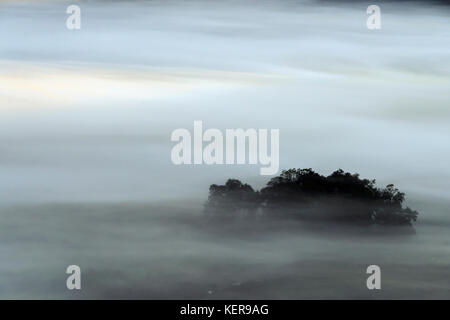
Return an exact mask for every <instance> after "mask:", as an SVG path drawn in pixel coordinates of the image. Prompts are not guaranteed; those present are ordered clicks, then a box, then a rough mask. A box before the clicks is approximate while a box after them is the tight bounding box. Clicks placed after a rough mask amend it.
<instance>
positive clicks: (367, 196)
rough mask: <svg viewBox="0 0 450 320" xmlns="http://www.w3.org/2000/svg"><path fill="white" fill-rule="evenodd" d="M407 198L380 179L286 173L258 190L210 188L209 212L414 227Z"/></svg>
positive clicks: (230, 184)
mask: <svg viewBox="0 0 450 320" xmlns="http://www.w3.org/2000/svg"><path fill="white" fill-rule="evenodd" d="M404 199H405V194H404V193H402V192H400V191H399V190H398V189H396V188H394V186H393V185H392V184H389V185H387V186H386V187H385V188H377V187H376V186H375V180H367V179H360V178H359V175H358V174H351V173H348V172H344V171H343V170H341V169H339V170H337V171H335V172H333V173H332V174H331V175H329V176H322V175H320V174H318V173H316V172H314V171H313V170H312V169H290V170H284V171H283V172H282V173H281V175H279V176H277V177H274V178H272V179H271V180H270V181H269V182H268V183H267V186H266V187H265V188H263V189H261V190H260V191H255V190H254V189H253V188H252V187H251V186H250V185H248V184H244V183H242V182H241V181H239V180H235V179H229V180H228V181H227V182H226V183H225V185H215V184H213V185H211V186H210V188H209V197H208V201H207V202H206V204H205V213H206V214H207V215H208V216H212V217H216V218H235V217H242V216H246V217H258V216H265V217H272V218H286V217H289V218H295V219H300V220H305V221H306V220H309V221H333V222H345V223H355V224H366V225H370V224H381V225H411V224H412V222H413V221H416V219H417V215H418V213H417V211H413V210H411V209H410V208H408V207H406V208H404V207H403V206H402V203H403V201H404Z"/></svg>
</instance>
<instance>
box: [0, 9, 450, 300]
mask: <svg viewBox="0 0 450 320" xmlns="http://www.w3.org/2000/svg"><path fill="white" fill-rule="evenodd" d="M69 4H72V2H66V1H48V2H37V1H31V2H28V1H20V2H11V1H2V2H1V3H0V38H1V39H2V41H0V216H1V220H2V221H3V222H2V223H1V224H0V228H1V230H0V239H1V241H0V253H1V254H2V257H4V258H3V259H2V260H1V262H0V279H1V282H0V283H1V286H0V297H1V298H67V299H73V298H75V299H76V298H163V299H167V298H192V299H195V298H201V299H210V298H212V299H214V298H238V299H240V298H242V299H248V298H290V299H292V298H319V299H320V298H395V299H403V298H421V299H423V298H426V299H428V298H446V299H448V298H449V295H450V288H449V285H448V282H446V281H445V280H446V279H448V278H449V276H450V274H449V268H448V266H449V263H450V252H449V251H450V249H449V248H450V246H449V244H450V238H449V234H450V233H449V231H450V230H449V227H450V213H449V207H450V206H449V205H450V195H449V193H448V190H449V189H450V183H449V181H450V179H449V178H450V174H449V170H448V162H449V161H448V160H449V156H450V151H449V148H448V141H449V138H450V128H449V126H448V122H449V120H450V109H449V108H448V106H449V101H450V90H449V88H450V77H449V74H450V41H449V40H450V33H449V28H448V26H449V25H448V21H449V15H450V11H449V7H448V6H444V5H439V4H436V3H434V4H425V3H420V2H412V3H410V2H389V3H383V4H382V5H381V10H382V28H381V29H380V30H377V31H375V32H374V31H372V30H368V29H367V28H366V19H367V14H366V8H367V3H365V2H351V3H349V4H341V3H339V7H338V6H337V5H336V4H335V3H333V2H315V1H296V2H294V1H276V2H275V1H222V2H220V3H219V2H217V1H131V2H130V1H123V2H115V1H111V2H109V1H108V2H105V1H89V2H80V3H79V5H80V7H81V16H82V18H81V19H82V27H81V29H80V30H73V31H70V30H68V29H67V28H66V25H65V20H66V18H67V16H68V15H67V14H66V13H65V11H66V8H67V6H68V5H69ZM194 120H202V121H203V123H204V126H205V128H219V129H221V130H225V129H226V128H243V129H247V128H256V129H258V128H266V129H279V130H280V168H292V167H299V168H314V169H315V170H316V171H317V172H320V173H330V172H332V171H333V170H335V169H337V168H342V169H344V170H346V171H350V172H358V173H360V174H361V176H362V177H367V178H376V179H377V184H378V185H380V186H385V185H386V184H388V183H394V184H395V185H396V186H397V187H399V188H400V189H401V190H402V191H404V192H405V193H406V203H407V205H408V206H411V207H412V208H414V209H416V210H418V211H419V212H420V215H419V218H418V221H417V223H416V224H415V226H414V230H415V233H414V234H409V235H403V236H400V235H395V232H392V233H389V232H388V233H387V234H382V235H380V234H377V233H375V234H366V233H365V232H364V231H361V230H354V229H351V230H337V232H323V231H320V230H311V229H310V228H309V227H307V226H304V225H301V224H299V225H295V228H294V227H292V226H291V224H289V223H287V222H278V223H273V224H269V225H267V224H262V225H258V224H256V225H253V224H249V223H248V222H239V223H237V225H230V226H223V230H222V229H221V228H218V227H215V226H213V227H211V226H208V225H205V221H204V219H203V213H202V209H203V204H204V201H205V200H206V198H207V196H208V187H209V185H210V184H212V183H223V182H224V181H225V180H226V179H228V178H238V179H242V180H243V181H246V182H249V183H250V184H252V185H253V186H255V187H257V188H259V187H262V186H263V185H264V183H265V182H266V180H267V179H266V177H262V176H260V175H259V168H260V167H259V165H231V166H230V165H213V166H207V165H202V166H187V165H181V166H175V165H174V164H173V163H172V162H171V159H170V152H171V149H172V147H173V145H174V143H173V142H171V141H170V134H171V132H172V131H173V130H175V129H177V128H186V129H188V130H192V128H193V122H194ZM323 228H325V229H326V230H329V229H331V230H334V226H323ZM319 229H320V228H319ZM69 264H77V265H79V266H80V267H81V269H82V273H83V280H82V281H83V284H82V286H83V289H82V290H81V291H80V292H72V291H68V290H67V289H66V286H65V279H66V277H67V275H66V274H65V268H66V267H67V265H69ZM370 264H378V265H380V266H381V268H382V270H383V289H382V290H381V291H380V292H375V293H374V292H372V291H368V290H367V288H366V287H365V280H366V278H367V275H366V273H365V268H366V267H367V265H370Z"/></svg>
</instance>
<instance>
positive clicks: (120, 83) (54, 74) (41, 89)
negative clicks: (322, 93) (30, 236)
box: [0, 61, 276, 109]
mask: <svg viewBox="0 0 450 320" xmlns="http://www.w3.org/2000/svg"><path fill="white" fill-rule="evenodd" d="M0 68H1V69H2V73H1V74H0V108H1V109H5V108H6V109H9V108H14V109H15V108H36V107H48V108H52V107H57V108H61V107H68V106H85V107H89V106H95V105H105V104H111V103H118V102H123V101H127V102H133V101H145V100H154V99H171V98H176V97H179V96H180V95H183V94H187V93H191V92H194V91H196V90H199V91H200V90H203V91H204V90H214V89H220V88H227V87H228V88H229V87H233V86H236V85H242V84H245V83H249V82H251V83H254V82H261V81H263V82H266V81H271V80H274V79H273V77H268V76H262V75H253V74H246V73H235V72H222V71H205V70H185V71H181V72H180V71H176V72H175V71H172V70H169V71H168V70H164V71H161V70H152V69H148V70H144V69H142V68H141V69H139V70H133V69H130V68H127V69H126V70H125V69H120V68H92V66H70V67H67V66H64V67H63V66H55V65H50V66H47V65H34V64H31V63H18V62H10V61H0ZM275 78H276V77H275Z"/></svg>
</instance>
